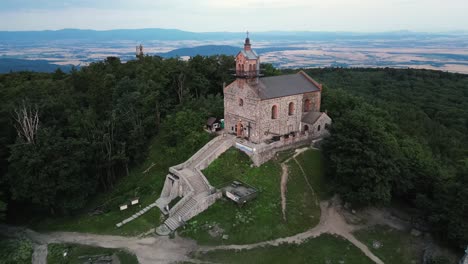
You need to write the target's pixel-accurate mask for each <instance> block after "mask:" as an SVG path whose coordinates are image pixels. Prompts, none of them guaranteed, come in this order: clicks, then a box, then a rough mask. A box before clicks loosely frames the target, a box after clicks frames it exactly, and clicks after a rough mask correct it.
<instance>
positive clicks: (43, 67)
mask: <svg viewBox="0 0 468 264" xmlns="http://www.w3.org/2000/svg"><path fill="white" fill-rule="evenodd" d="M58 68H60V69H61V70H62V71H64V72H69V71H70V70H71V68H72V65H57V64H52V63H50V62H49V61H46V60H23V59H14V58H1V57H0V73H9V72H10V71H13V72H19V71H34V72H54V71H56V70H57V69H58Z"/></svg>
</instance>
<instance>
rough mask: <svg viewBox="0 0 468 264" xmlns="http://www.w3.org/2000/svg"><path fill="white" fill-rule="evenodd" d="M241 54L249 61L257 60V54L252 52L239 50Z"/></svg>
mask: <svg viewBox="0 0 468 264" xmlns="http://www.w3.org/2000/svg"><path fill="white" fill-rule="evenodd" d="M241 53H242V54H243V55H244V57H246V58H247V59H249V60H256V59H258V54H257V52H255V51H254V50H241Z"/></svg>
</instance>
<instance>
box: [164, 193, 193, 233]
mask: <svg viewBox="0 0 468 264" xmlns="http://www.w3.org/2000/svg"><path fill="white" fill-rule="evenodd" d="M195 205H197V200H195V199H193V198H192V197H190V199H189V200H188V201H187V202H185V204H184V205H183V206H182V207H181V208H179V209H178V210H177V211H176V212H175V213H174V214H173V215H172V216H170V217H169V218H168V219H166V221H164V224H166V225H167V227H169V228H170V229H171V230H176V229H177V228H179V226H180V225H181V222H180V220H182V219H184V216H185V215H186V214H187V213H188V212H189V211H190V210H191V209H192V208H193V207H194V206H195Z"/></svg>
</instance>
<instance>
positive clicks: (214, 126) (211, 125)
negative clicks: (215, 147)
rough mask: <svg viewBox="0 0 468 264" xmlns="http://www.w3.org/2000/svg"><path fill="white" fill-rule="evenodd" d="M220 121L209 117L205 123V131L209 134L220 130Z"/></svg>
mask: <svg viewBox="0 0 468 264" xmlns="http://www.w3.org/2000/svg"><path fill="white" fill-rule="evenodd" d="M221 123H222V122H221V120H220V119H218V118H216V117H210V118H208V120H207V121H206V129H208V130H209V131H211V132H216V131H219V130H221V129H222V125H221Z"/></svg>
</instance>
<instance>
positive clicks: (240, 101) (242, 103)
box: [239, 98, 244, 106]
mask: <svg viewBox="0 0 468 264" xmlns="http://www.w3.org/2000/svg"><path fill="white" fill-rule="evenodd" d="M243 105H244V100H242V98H239V106H243Z"/></svg>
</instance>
